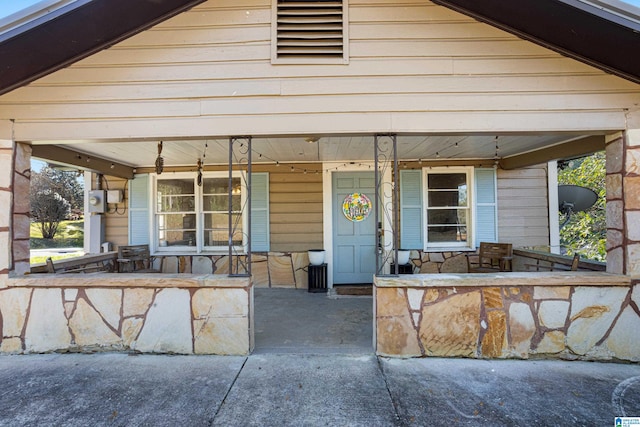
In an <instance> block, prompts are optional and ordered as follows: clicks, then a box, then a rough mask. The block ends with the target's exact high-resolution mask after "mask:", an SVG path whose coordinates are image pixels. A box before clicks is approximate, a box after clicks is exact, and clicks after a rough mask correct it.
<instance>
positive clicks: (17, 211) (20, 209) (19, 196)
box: [11, 142, 31, 275]
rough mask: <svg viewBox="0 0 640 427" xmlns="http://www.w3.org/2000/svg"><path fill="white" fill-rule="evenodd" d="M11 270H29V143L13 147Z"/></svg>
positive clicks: (18, 273)
mask: <svg viewBox="0 0 640 427" xmlns="http://www.w3.org/2000/svg"><path fill="white" fill-rule="evenodd" d="M13 152H14V155H13V164H12V167H11V171H13V218H12V219H13V225H12V227H11V230H12V246H11V247H12V250H13V272H14V273H15V274H16V275H23V274H25V273H27V272H29V271H30V270H31V267H30V265H29V235H30V229H29V225H30V223H31V221H30V217H31V203H30V201H29V194H30V191H29V187H30V186H31V145H29V144H24V143H20V142H17V143H15V145H14V147H13Z"/></svg>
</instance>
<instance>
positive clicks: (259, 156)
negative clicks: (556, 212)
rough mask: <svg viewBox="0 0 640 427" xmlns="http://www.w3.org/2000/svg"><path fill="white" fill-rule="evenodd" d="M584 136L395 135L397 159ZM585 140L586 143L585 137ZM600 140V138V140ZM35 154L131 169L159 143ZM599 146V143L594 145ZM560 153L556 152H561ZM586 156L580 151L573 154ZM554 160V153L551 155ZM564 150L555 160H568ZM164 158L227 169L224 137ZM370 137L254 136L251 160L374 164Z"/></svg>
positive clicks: (543, 145) (169, 151)
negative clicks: (71, 155)
mask: <svg viewBox="0 0 640 427" xmlns="http://www.w3.org/2000/svg"><path fill="white" fill-rule="evenodd" d="M583 137H584V136H583V135H567V134H556V135H499V136H495V135H419V136H417V135H399V136H398V158H399V159H400V160H418V159H423V160H434V159H440V160H445V159H452V160H476V159H479V160H487V159H491V160H496V159H497V158H499V159H501V160H502V159H508V158H515V157H518V156H520V157H522V155H523V154H525V153H532V152H542V151H545V150H546V152H549V151H550V149H551V153H553V149H560V147H562V146H567V145H572V146H574V148H573V149H572V150H569V155H571V154H572V153H574V152H576V151H578V152H580V151H583V152H593V151H597V148H596V149H595V150H594V149H593V148H592V145H590V146H588V147H587V146H586V145H585V144H580V143H579V141H576V140H580V139H581V138H583ZM585 140H586V139H585ZM602 141H603V142H604V138H602ZM33 145H34V146H36V147H34V156H36V157H41V158H42V159H43V160H51V158H49V159H47V158H46V153H47V151H49V150H47V148H46V146H47V145H56V146H63V147H65V148H67V149H69V150H73V151H75V152H78V153H80V154H82V155H84V156H86V157H91V158H95V159H98V158H100V159H104V160H106V161H108V162H115V163H116V164H121V165H125V166H130V167H133V168H141V167H153V166H154V164H155V159H156V157H157V155H158V141H157V140H154V141H127V142H123V141H119V142H95V141H84V142H83V141H75V142H69V143H66V144H64V145H61V144H60V143H59V142H56V144H52V143H48V142H46V141H39V142H33ZM596 147H597V145H596ZM559 152H560V151H559ZM576 154H584V153H576ZM551 156H553V154H551ZM566 156H567V150H564V151H562V154H559V155H558V158H562V157H566ZM162 157H163V158H164V161H165V166H192V165H195V164H196V162H197V160H198V158H203V161H204V163H205V165H216V164H222V165H226V164H227V162H228V139H199V140H165V141H163V149H162ZM372 160H373V136H372V135H367V136H320V137H310V136H300V137H254V138H253V162H254V163H273V162H276V161H277V162H282V163H285V162H305V163H309V162H341V161H356V162H358V161H361V162H365V161H372Z"/></svg>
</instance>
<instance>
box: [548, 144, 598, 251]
mask: <svg viewBox="0 0 640 427" xmlns="http://www.w3.org/2000/svg"><path fill="white" fill-rule="evenodd" d="M605 158H606V156H605V153H604V152H598V153H595V154H593V155H591V156H587V157H582V158H579V159H575V160H571V161H569V162H568V164H567V165H566V167H564V168H563V169H561V170H560V171H559V172H558V183H559V184H561V185H562V184H573V185H580V186H582V187H587V188H590V189H592V190H593V191H595V192H596V193H597V194H598V200H597V201H596V203H595V204H594V205H593V206H592V207H591V208H590V209H588V210H586V211H584V212H575V213H574V214H573V215H572V216H571V220H570V221H569V222H568V223H567V224H566V225H565V226H564V227H562V229H561V230H560V244H561V246H563V249H566V253H567V254H569V255H573V254H575V253H578V254H580V255H581V256H582V257H584V258H588V259H593V260H597V261H606V257H607V250H606V245H607V223H606V183H605V176H606V162H605ZM563 221H564V218H562V217H561V218H560V223H561V224H562V222H563Z"/></svg>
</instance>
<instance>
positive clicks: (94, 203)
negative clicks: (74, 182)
mask: <svg viewBox="0 0 640 427" xmlns="http://www.w3.org/2000/svg"><path fill="white" fill-rule="evenodd" d="M106 195H107V194H106V191H105V190H91V191H89V212H91V213H104V212H105V209H106V207H107V200H106V199H107V197H106Z"/></svg>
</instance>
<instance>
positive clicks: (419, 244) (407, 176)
mask: <svg viewBox="0 0 640 427" xmlns="http://www.w3.org/2000/svg"><path fill="white" fill-rule="evenodd" d="M423 234H424V229H423V225H422V171H421V170H406V171H405V170H403V171H400V248H402V249H423V247H424V244H423V237H422V236H423Z"/></svg>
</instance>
